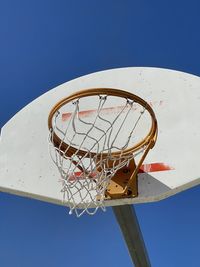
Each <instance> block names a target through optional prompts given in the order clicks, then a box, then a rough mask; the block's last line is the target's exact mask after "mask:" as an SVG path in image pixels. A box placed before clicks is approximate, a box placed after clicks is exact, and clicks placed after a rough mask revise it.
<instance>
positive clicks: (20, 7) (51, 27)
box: [0, 0, 200, 267]
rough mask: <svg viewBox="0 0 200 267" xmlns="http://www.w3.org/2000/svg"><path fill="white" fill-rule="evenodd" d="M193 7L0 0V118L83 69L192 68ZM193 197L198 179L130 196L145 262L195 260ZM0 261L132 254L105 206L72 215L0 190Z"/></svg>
mask: <svg viewBox="0 0 200 267" xmlns="http://www.w3.org/2000/svg"><path fill="white" fill-rule="evenodd" d="M199 10H200V2H199V1H195V0H190V1H186V0H182V1H179V0H173V1H172V0H168V1H158V0H156V1H154V0H153V1H147V0H146V1H145V0H138V1H135V0H132V1H130V0H121V1H119V0H101V1H98V0H96V1H95V0H84V1H82V0H74V1H72V0H57V1H55V0H54V1H53V0H34V1H33V0H28V1H27V0H26V1H25V0H18V1H15V0H0V38H1V41H0V77H1V79H0V81H1V82H0V93H1V97H0V126H1V127H2V126H3V125H4V124H5V123H6V122H7V120H8V119H10V118H11V117H12V116H13V115H14V114H15V113H16V112H17V111H19V110H20V109H21V108H22V107H24V106H25V105H26V104H28V103H29V102H30V101H32V100H33V99H35V98H36V97H38V96H39V95H41V94H42V93H44V92H46V91H48V90H50V89H51V88H53V87H55V86H57V85H59V84H61V83H63V82H66V81H68V80H71V79H73V78H75V77H79V76H81V75H84V74H88V73H91V72H95V71H99V70H104V69H110V68H116V67H127V66H154V67H163V68H170V69H176V70H181V71H185V72H189V73H192V74H195V75H199V76H200V64H199V62H200V49H199V47H200V34H199V27H200V16H199ZM172 153H173V151H172ZM183 164H184V163H183ZM199 202H200V187H196V188H193V189H190V190H188V191H185V192H183V193H181V194H178V195H176V196H174V197H171V198H169V199H166V200H163V201H160V202H157V203H151V204H141V205H137V206H136V212H137V215H138V219H139V221H140V224H141V229H142V232H143V235H144V239H145V242H146V245H147V249H148V252H149V257H150V259H151V262H152V266H153V267H177V266H178V267H179V266H181V267H186V266H187V267H188V266H190V267H193V266H194V267H196V266H200V258H199V251H200V244H199V240H200V230H199V224H200V212H199ZM0 265H1V266H2V267H10V266H15V267H25V266H29V267H32V266H39V267H40V266H49V267H54V266H56V267H57V266H59V267H62V266H63V267H64V266H74V267H76V266H77V267H78V266H81V267H86V266H87V267H89V266H93V265H95V266H96V267H98V266H101V267H102V266H104V267H105V266H110V265H111V266H116V267H118V266H120V267H121V266H126V267H129V266H132V263H131V261H130V258H129V256H128V252H127V249H126V246H125V244H124V242H123V240H122V236H121V233H120V231H119V228H118V225H117V223H116V221H115V219H114V216H113V213H112V210H111V209H107V212H106V213H103V212H101V211H99V212H98V213H97V214H96V215H95V216H93V217H89V216H83V217H82V218H81V219H77V218H76V217H75V216H69V215H68V212H67V211H66V209H65V208H64V207H61V206H58V205H53V204H48V203H45V202H40V201H36V200H31V199H26V198H22V197H17V196H12V195H9V194H5V193H0Z"/></svg>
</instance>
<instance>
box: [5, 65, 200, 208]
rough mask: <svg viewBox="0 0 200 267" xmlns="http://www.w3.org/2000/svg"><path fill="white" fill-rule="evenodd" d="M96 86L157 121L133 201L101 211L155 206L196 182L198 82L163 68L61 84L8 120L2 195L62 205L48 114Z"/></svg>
mask: <svg viewBox="0 0 200 267" xmlns="http://www.w3.org/2000/svg"><path fill="white" fill-rule="evenodd" d="M99 87H102V88H117V89H122V90H126V91H130V92H132V93H133V94H135V95H138V96H140V97H141V98H143V99H144V100H146V101H147V102H148V103H149V104H150V105H151V106H152V108H153V110H154V112H155V114H156V117H157V120H158V139H157V142H156V145H155V147H154V148H153V149H152V150H151V151H150V152H149V154H148V156H147V157H146V159H145V162H144V164H143V166H142V168H141V170H140V173H139V177H138V188H139V194H138V197H136V198H126V199H121V200H108V201H106V202H105V205H106V206H114V205H122V204H131V203H145V202H151V201H157V200H161V199H164V198H166V197H168V196H171V195H174V194H176V193H177V192H180V191H183V190H185V189H187V188H190V187H192V186H195V185H197V184H199V183H200V167H199V162H200V160H199V151H200V119H199V118H200V78H199V77H196V76H194V75H191V74H187V73H183V72H178V71H173V70H167V69H159V68H143V67H141V68H140V67H137V68H134V67H130V68H121V69H113V70H106V71H101V72H97V73H92V74H90V75H86V76H83V77H80V78H77V79H75V80H72V81H69V82H67V83H64V84H62V85H60V86H58V87H56V88H54V89H52V90H50V91H49V92H47V93H46V94H44V95H42V96H40V97H38V98H37V99H36V100H35V101H33V102H31V103H30V104H29V105H27V106H26V107H25V108H24V109H22V110H21V111H20V112H18V113H17V114H16V115H15V116H14V117H13V118H12V119H11V120H10V121H8V122H7V124H6V125H5V126H4V127H3V128H2V130H1V141H0V190H1V191H3V192H9V193H13V194H16V195H22V196H27V197H31V198H35V199H39V200H44V201H47V202H52V203H57V204H61V205H62V204H63V202H62V200H63V196H62V193H61V192H60V191H61V185H60V183H59V178H60V177H59V172H58V170H57V168H56V166H55V165H54V164H53V163H52V161H51V158H50V156H49V151H48V141H47V140H48V126H47V119H48V115H49V111H50V110H51V108H52V107H53V106H54V105H55V104H56V103H57V102H58V101H59V100H61V99H62V98H64V97H66V96H69V95H70V94H72V93H73V92H76V91H79V90H82V89H86V88H99ZM86 110H87V107H86Z"/></svg>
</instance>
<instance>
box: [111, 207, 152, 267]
mask: <svg viewBox="0 0 200 267" xmlns="http://www.w3.org/2000/svg"><path fill="white" fill-rule="evenodd" d="M112 209H113V212H114V214H115V217H116V219H117V221H118V224H119V226H120V228H121V231H122V234H123V236H124V240H125V241H126V245H127V247H128V250H129V254H130V256H131V258H132V261H133V263H134V265H135V267H151V263H150V260H149V257H148V254H147V250H146V247H145V244H144V240H143V237H142V233H141V230H140V226H139V223H138V220H137V216H136V213H135V209H134V207H133V206H131V205H124V206H115V207H112Z"/></svg>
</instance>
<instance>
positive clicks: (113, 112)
mask: <svg viewBox="0 0 200 267" xmlns="http://www.w3.org/2000/svg"><path fill="white" fill-rule="evenodd" d="M48 126H49V131H50V135H49V143H50V154H51V157H52V159H53V161H54V163H55V164H56V166H57V167H58V170H59V172H60V176H61V181H62V192H63V200H64V202H68V204H69V207H70V213H72V212H73V211H75V213H76V215H77V216H81V215H82V214H83V213H84V212H87V213H88V214H91V215H92V214H94V213H95V212H96V211H97V209H98V208H99V207H101V208H102V209H103V210H105V206H104V204H105V201H106V200H108V199H118V198H129V197H136V196H137V194H138V189H137V173H138V171H139V168H140V166H141V164H142V162H143V161H144V159H145V157H146V155H147V153H148V152H149V150H150V149H151V148H152V147H153V146H154V144H155V142H156V138H157V121H156V117H155V114H154V111H153V110H152V108H151V106H150V105H149V104H148V103H147V102H146V101H144V100H143V99H142V98H140V97H138V96H136V95H134V94H132V93H129V92H126V91H122V90H119V89H111V88H95V89H88V90H83V91H79V92H77V93H75V94H72V95H70V96H69V97H67V98H65V99H63V100H61V101H60V102H58V103H57V104H56V105H55V106H54V107H53V109H52V110H51V112H50V114H49V118H48Z"/></svg>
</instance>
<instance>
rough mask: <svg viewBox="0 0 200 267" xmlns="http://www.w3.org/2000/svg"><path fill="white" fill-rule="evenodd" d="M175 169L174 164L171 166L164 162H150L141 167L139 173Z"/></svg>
mask: <svg viewBox="0 0 200 267" xmlns="http://www.w3.org/2000/svg"><path fill="white" fill-rule="evenodd" d="M171 170H174V168H173V167H172V166H169V165H167V164H165V163H162V162H156V163H150V164H143V165H142V166H141V167H140V170H139V173H144V172H147V173H148V172H161V171H171Z"/></svg>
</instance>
